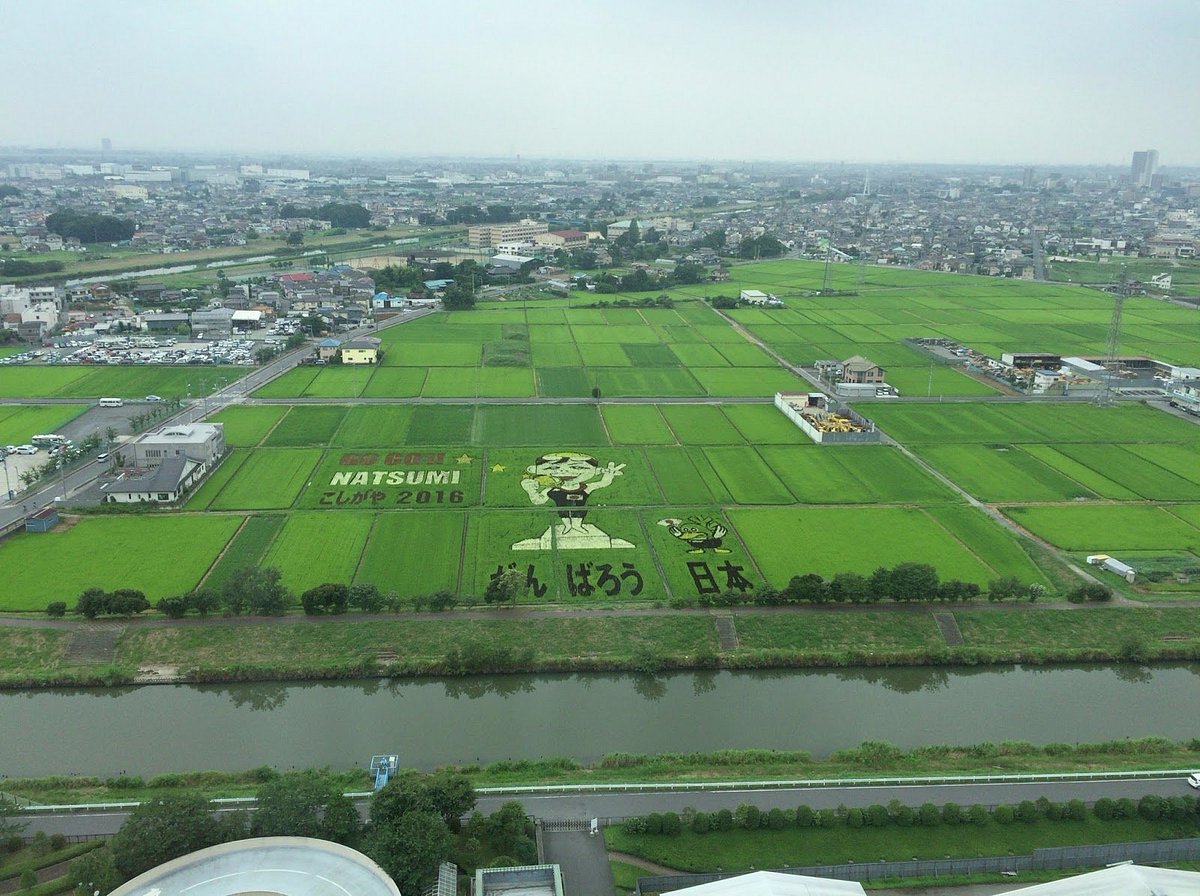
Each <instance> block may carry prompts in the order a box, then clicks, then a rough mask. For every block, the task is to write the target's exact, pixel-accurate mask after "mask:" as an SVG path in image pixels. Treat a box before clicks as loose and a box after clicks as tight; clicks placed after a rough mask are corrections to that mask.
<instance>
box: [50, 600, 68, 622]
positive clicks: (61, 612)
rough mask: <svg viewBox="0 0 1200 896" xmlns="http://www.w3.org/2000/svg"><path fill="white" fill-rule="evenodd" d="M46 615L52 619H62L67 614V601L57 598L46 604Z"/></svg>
mask: <svg viewBox="0 0 1200 896" xmlns="http://www.w3.org/2000/svg"><path fill="white" fill-rule="evenodd" d="M46 615H47V616H49V617H50V618H51V619H62V618H63V617H64V616H66V615H67V602H66V601H65V600H56V601H52V602H50V603H48V604H46Z"/></svg>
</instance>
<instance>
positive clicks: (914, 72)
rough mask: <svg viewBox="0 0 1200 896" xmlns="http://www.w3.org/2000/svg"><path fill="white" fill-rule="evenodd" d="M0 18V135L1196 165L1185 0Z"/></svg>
mask: <svg viewBox="0 0 1200 896" xmlns="http://www.w3.org/2000/svg"><path fill="white" fill-rule="evenodd" d="M5 18H6V26H7V30H8V32H9V34H10V36H11V38H12V39H11V41H10V43H11V47H12V51H11V53H10V55H9V59H10V66H9V69H10V73H11V74H10V78H9V85H8V86H9V89H7V90H6V91H4V93H3V95H2V96H0V121H3V122H4V124H3V126H0V145H5V146H10V147H11V146H29V147H46V148H56V147H57V148H63V149H89V148H90V149H98V148H99V147H100V141H101V139H102V138H109V139H111V140H112V143H113V146H114V148H115V150H116V151H122V150H139V151H147V152H149V151H191V152H198V153H212V152H231V153H247V154H253V153H262V154H277V155H278V154H288V153H294V154H297V155H312V156H321V155H333V156H371V157H384V158H387V157H413V156H423V157H429V156H442V157H463V158H514V157H516V156H522V157H526V158H564V159H593V160H595V159H598V160H608V159H612V160H628V159H664V160H667V159H678V160H683V159H688V160H698V161H704V160H739V161H781V162H787V161H808V162H846V163H854V164H889V163H898V164H912V163H928V164H964V165H971V164H992V165H1112V166H1123V167H1127V166H1128V165H1129V164H1130V157H1131V154H1132V153H1133V152H1134V151H1135V150H1139V149H1142V148H1144V147H1148V146H1150V147H1154V148H1156V149H1157V150H1158V151H1159V153H1160V158H1161V160H1162V164H1163V166H1164V167H1166V168H1170V167H1171V166H1178V167H1186V166H1190V165H1196V164H1200V149H1198V147H1200V116H1195V115H1191V114H1186V110H1182V109H1180V108H1179V103H1178V102H1176V101H1173V99H1172V97H1174V96H1176V95H1180V94H1182V91H1181V90H1175V89H1173V87H1172V85H1174V84H1179V85H1185V84H1189V83H1196V82H1197V81H1200V60H1198V59H1197V58H1196V55H1195V54H1194V53H1192V52H1191V51H1190V46H1191V44H1192V42H1193V41H1194V38H1195V37H1196V36H1197V34H1200V7H1196V6H1195V5H1194V4H1190V3H1186V2H1179V0H1158V2H1152V3H1148V4H1144V5H1142V6H1139V7H1137V8H1131V7H1128V6H1127V5H1125V4H1119V3H1113V2H1101V3H1096V4H1091V5H1089V7H1088V13H1087V15H1086V16H1083V15H1081V14H1080V12H1079V8H1078V7H1077V6H1076V5H1074V4H1067V3H1050V4H1038V3H1033V2H1029V0H1018V2H1016V3H1014V4H1009V5H1007V6H1006V7H1005V9H1004V10H1002V11H997V10H995V9H994V8H993V7H990V6H985V5H984V4H982V3H975V2H970V3H957V4H950V3H945V2H937V0H923V2H918V3H915V4H908V5H906V6H904V7H903V8H896V7H893V6H891V5H887V4H883V3H865V4H862V5H860V6H859V7H858V8H856V9H855V18H854V19H852V20H851V19H846V18H842V19H839V18H836V17H832V16H830V15H829V13H828V10H825V9H823V8H822V7H819V6H817V5H816V4H811V3H800V4H783V3H778V2H773V0H760V2H751V3H749V4H742V5H740V6H739V7H737V8H736V9H727V8H724V7H716V6H708V5H704V4H701V5H696V4H684V3H682V2H674V0H670V2H663V3H659V4H654V5H652V6H649V7H645V6H638V5H634V4H632V3H625V2H617V3H615V4H612V5H610V6H609V7H606V9H605V11H603V12H599V11H596V10H575V11H572V13H571V14H570V15H569V16H567V15H563V14H562V13H561V10H560V8H559V7H557V6H556V5H553V4H550V3H543V2H533V3H529V4H524V5H522V6H521V7H520V8H518V9H512V8H508V7H501V6H499V5H497V4H494V3H486V2H473V0H463V2H451V3H446V4H438V5H437V7H436V8H434V9H427V8H424V7H422V6H417V5H412V4H403V3H402V4H382V3H376V2H371V0H362V2H357V3H351V4H350V5H349V6H348V7H345V8H343V9H339V12H338V14H337V15H336V17H335V16H331V15H329V14H328V11H327V8H326V7H324V6H320V5H317V4H315V3H305V2H297V3H286V4H285V3H278V2H264V3H259V4H254V5H253V6H251V7H249V8H245V9H243V8H241V7H239V6H237V5H235V4H233V3H226V2H217V3H212V4H205V5H204V6H203V7H200V6H198V5H194V4H192V5H189V4H180V5H160V4H151V3H147V2H142V0H127V2H120V0H110V2H98V3H92V4H84V3H74V2H67V3H65V5H63V6H61V7H56V10H55V14H54V17H53V19H51V18H50V16H49V14H48V13H46V12H43V11H41V10H39V9H38V8H35V7H25V6H21V5H17V4H6V7H5ZM1147 47H1153V48H1154V55H1153V57H1148V56H1147V55H1146V52H1147V51H1146V48H1147ZM1161 63H1169V65H1161ZM1156 71H1166V72H1167V75H1165V76H1159V77H1160V80H1159V81H1154V80H1152V79H1151V77H1150V76H1151V74H1152V73H1153V72H1156Z"/></svg>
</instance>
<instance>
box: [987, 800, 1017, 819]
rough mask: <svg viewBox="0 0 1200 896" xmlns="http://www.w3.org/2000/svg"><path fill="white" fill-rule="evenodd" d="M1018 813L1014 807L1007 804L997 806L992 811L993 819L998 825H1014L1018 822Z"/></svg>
mask: <svg viewBox="0 0 1200 896" xmlns="http://www.w3.org/2000/svg"><path fill="white" fill-rule="evenodd" d="M1016 817H1017V813H1016V811H1015V810H1014V809H1013V807H1012V806H1009V805H1007V804H1005V805H1002V806H997V807H996V808H995V809H993V810H992V818H993V819H995V821H996V823H997V824H1012V823H1013V821H1014V820H1016Z"/></svg>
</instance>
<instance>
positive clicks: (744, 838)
mask: <svg viewBox="0 0 1200 896" xmlns="http://www.w3.org/2000/svg"><path fill="white" fill-rule="evenodd" d="M779 808H785V809H794V808H795V807H794V806H786V805H781V806H780V807H779ZM913 808H916V807H913ZM1197 830H1198V828H1197V825H1196V824H1195V822H1192V823H1188V822H1163V821H1154V822H1149V821H1145V820H1143V819H1140V818H1136V819H1120V820H1116V821H1100V820H1099V819H1096V818H1094V817H1092V816H1091V815H1090V814H1089V817H1088V818H1087V819H1086V820H1085V821H1064V822H1052V821H1047V820H1042V821H1037V822H1034V823H1032V824H1030V823H1023V822H1014V823H1012V824H999V823H998V822H995V821H989V822H988V823H987V824H985V825H974V824H957V825H938V826H936V827H932V828H928V827H921V826H913V827H907V828H904V827H899V826H896V825H888V826H887V827H882V828H874V827H863V828H857V829H855V828H849V827H845V826H841V825H839V826H836V827H833V828H815V827H810V828H798V827H795V826H791V827H788V828H785V829H783V830H779V831H771V830H762V829H760V830H757V831H746V830H734V831H727V832H710V833H707V834H696V833H694V832H692V831H684V832H683V833H681V834H679V835H678V836H675V837H668V836H665V835H662V834H656V835H652V834H641V835H635V834H626V833H625V832H624V831H623V830H621V828H620V827H619V826H616V825H613V826H610V827H607V828H605V829H604V839H605V842H606V843H607V845H608V847H609V848H610V849H614V850H618V851H621V852H627V853H631V854H633V855H637V856H641V857H642V858H644V859H648V860H650V861H652V862H657V863H659V864H662V865H666V866H668V867H670V868H678V869H679V870H680V871H749V870H752V869H765V868H785V867H788V866H791V867H796V866H802V865H825V864H844V863H846V862H874V861H899V860H904V859H913V858H917V859H934V858H937V859H940V858H943V857H945V856H950V857H953V858H960V857H970V856H980V855H983V856H997V855H1000V856H1002V855H1008V854H1014V855H1025V854H1028V853H1031V852H1033V851H1034V850H1035V849H1039V848H1041V847H1049V846H1083V845H1087V844H1091V843H1121V842H1126V841H1134V840H1159V839H1169V838H1173V837H1191V836H1195V835H1196V833H1197Z"/></svg>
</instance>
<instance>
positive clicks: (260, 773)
mask: <svg viewBox="0 0 1200 896" xmlns="http://www.w3.org/2000/svg"><path fill="white" fill-rule="evenodd" d="M1198 764H1200V740H1192V741H1188V742H1179V743H1177V742H1174V741H1169V740H1166V739H1164V738H1142V739H1139V740H1123V741H1111V742H1108V743H1101V744H1049V745H1046V746H1035V745H1033V744H1030V743H1026V742H1023V741H1013V742H1006V743H1002V744H976V745H973V746H948V745H932V746H927V747H915V748H913V749H910V750H902V749H900V748H898V747H894V746H892V745H890V744H884V743H867V744H863V745H862V746H861V747H855V748H852V749H847V750H839V751H837V752H836V753H833V754H832V755H830V756H829V757H827V758H824V759H814V758H813V757H812V756H810V755H809V754H808V753H805V752H803V751H780V750H722V751H720V752H716V753H668V754H658V755H642V754H629V753H612V754H609V755H607V756H605V757H604V758H603V759H602V760H601V761H600V762H598V763H595V764H590V765H589V764H584V763H580V762H576V761H575V760H573V759H568V758H564V757H546V758H543V759H529V760H518V761H512V760H505V761H501V762H494V763H492V764H490V765H485V766H463V767H461V768H460V769H459V770H460V771H462V772H463V773H464V774H466V775H468V776H469V777H470V779H471V782H472V783H473V784H474V786H476V787H505V786H518V785H524V784H531V783H537V784H551V785H552V784H562V785H573V784H585V785H586V784H629V783H643V782H656V783H678V784H704V783H707V782H713V781H769V780H776V781H795V780H808V781H812V780H820V779H830V778H864V777H873V778H879V777H920V776H955V775H963V776H972V775H1000V774H1048V773H1059V772H1078V773H1090V772H1099V771H1105V772H1111V771H1148V770H1155V769H1162V770H1173V769H1180V768H1193V767H1195V766H1197V765H1198ZM274 774H275V772H273V771H272V770H271V769H269V768H258V769H251V770H248V771H240V772H222V771H196V772H186V773H171V774H162V775H155V776H153V777H151V778H149V779H142V778H140V777H137V776H118V777H113V778H107V779H103V778H96V777H85V776H70V777H67V776H55V777H45V778H12V779H8V780H6V781H5V782H4V790H5V792H7V793H10V794H12V795H13V796H16V797H19V798H22V799H26V800H30V801H33V802H37V803H43V804H56V805H58V804H72V803H95V802H125V801H137V800H148V799H154V798H157V797H161V796H164V795H166V794H169V793H178V792H179V791H181V790H188V791H195V792H199V793H203V794H205V795H206V796H208V797H237V796H253V795H254V794H255V793H256V792H257V790H258V788H259V786H261V784H262V783H263V781H264V780H267V779H269V778H270V777H271V776H273V775H274ZM323 774H326V775H328V776H329V778H330V780H331V781H332V782H333V783H334V784H335V785H336V786H337V787H338V788H340V789H341V790H343V791H345V792H358V791H367V790H370V789H371V781H370V779H369V776H368V774H367V772H366V771H365V770H363V769H361V768H359V769H351V770H347V771H341V772H330V771H328V770H325V771H324V772H323Z"/></svg>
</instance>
